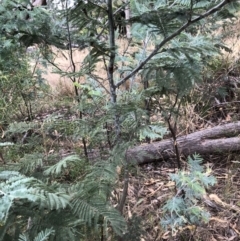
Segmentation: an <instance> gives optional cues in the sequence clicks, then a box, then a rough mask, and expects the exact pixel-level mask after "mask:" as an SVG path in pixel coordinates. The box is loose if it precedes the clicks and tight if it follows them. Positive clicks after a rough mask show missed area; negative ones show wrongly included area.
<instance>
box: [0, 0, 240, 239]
mask: <svg viewBox="0 0 240 241" xmlns="http://www.w3.org/2000/svg"><path fill="white" fill-rule="evenodd" d="M48 2H49V1H48ZM59 4H61V9H59V8H54V6H53V5H51V8H50V7H49V8H43V7H37V8H34V9H32V10H31V11H29V10H28V1H27V0H23V1H20V0H19V1H18V0H15V1H10V0H2V1H1V6H0V13H1V14H0V26H1V27H0V28H1V29H0V39H1V44H0V45H1V46H0V47H1V48H0V56H1V57H0V97H1V98H0V110H1V113H2V114H1V116H0V123H1V124H2V123H4V124H6V125H7V126H8V127H7V129H8V130H7V131H6V133H5V135H6V136H7V138H9V139H7V138H6V140H4V142H3V143H1V144H0V147H1V148H3V150H4V151H5V152H6V153H7V154H6V156H7V157H8V161H9V162H10V161H11V162H12V163H14V165H12V166H13V167H12V169H13V170H15V171H19V172H15V171H12V172H1V173H0V178H1V182H0V194H1V195H0V204H1V205H0V219H1V227H0V240H4V239H7V238H9V237H10V238H11V239H12V240H13V239H14V240H15V239H16V237H17V238H18V239H19V240H36V241H37V240H48V239H49V240H58V241H67V240H69V241H70V240H71V241H75V240H76V241H77V240H89V237H90V239H91V237H93V238H92V240H94V238H95V239H96V237H97V238H98V239H99V237H100V236H101V237H102V239H104V238H105V240H107V237H108V236H109V234H111V235H113V237H114V238H115V237H116V235H118V236H123V235H125V238H126V239H131V238H132V237H135V238H136V239H139V238H140V233H141V232H140V231H139V229H140V227H139V225H138V224H137V223H134V225H133V226H134V227H135V226H136V227H138V232H137V233H136V235H131V233H129V232H131V229H129V231H128V230H127V223H126V221H125V219H124V217H123V215H122V213H124V211H123V208H124V202H125V200H126V196H125V195H126V194H127V181H126V180H128V167H129V162H130V161H132V160H127V159H128V158H127V154H126V153H127V150H128V149H129V148H131V147H132V146H134V145H135V144H139V143H140V142H144V140H146V141H148V142H149V141H150V140H155V139H162V138H163V137H164V135H165V134H166V133H170V132H168V131H167V128H166V126H167V125H168V127H169V128H170V127H171V122H174V121H175V122H177V118H178V116H179V108H180V107H181V103H182V101H183V99H184V98H186V97H187V96H188V94H189V92H190V91H191V89H192V88H193V87H194V85H195V84H197V83H200V81H201V79H202V72H203V69H204V67H205V66H206V65H208V64H209V62H210V61H211V59H212V58H215V57H216V56H217V55H218V54H219V53H220V48H225V46H224V45H223V44H222V42H221V40H220V38H219V37H218V36H216V37H215V36H212V31H213V30H214V29H216V28H217V27H216V22H217V20H221V21H223V23H224V20H225V19H229V18H233V17H234V14H235V12H236V11H237V10H238V9H239V3H238V2H237V1H219V0H216V1H205V0H200V1H199V0H196V1H195V0H193V1H192V0H176V1H163V0H156V1H154V3H153V1H148V0H131V1H130V9H131V17H130V19H129V20H123V19H120V20H119V13H120V12H121V10H123V9H124V8H125V6H126V4H123V5H122V4H119V1H118V2H116V1H114V3H112V1H110V0H109V1H107V2H105V1H97V0H92V1H82V0H75V1H74V5H73V6H71V7H70V6H69V2H68V1H60V2H59ZM19 5H20V7H23V9H22V11H18V9H19ZM24 7H26V8H24ZM112 8H113V9H112ZM28 15H29V19H30V20H27V18H26V16H28ZM118 24H120V25H121V27H123V28H124V27H126V26H127V27H129V26H130V25H131V35H132V38H131V39H129V42H128V46H127V47H126V48H125V49H124V50H123V51H122V50H121V48H120V46H118V45H119V44H118V41H115V40H116V39H115V38H116V37H117V36H119V37H120V36H121V34H120V33H117V32H116V28H117V27H118V26H119V25H118ZM128 25H129V26H128ZM106 40H109V41H106ZM119 42H120V41H119ZM139 42H140V43H139ZM32 44H38V47H39V48H40V55H39V58H45V59H46V60H47V61H49V62H50V63H51V64H53V65H54V67H55V68H56V70H57V71H56V72H58V73H60V74H61V75H62V76H64V77H66V78H67V79H68V80H69V81H71V82H72V83H73V88H74V91H75V92H74V93H75V96H74V99H75V103H71V105H73V107H74V108H72V109H73V110H74V117H75V119H74V120H72V119H68V118H67V117H66V116H64V115H59V113H57V114H56V115H55V114H52V115H48V117H47V118H45V119H44V120H40V121H37V122H34V121H32V120H33V118H34V115H33V112H32V107H33V106H35V105H36V106H37V107H39V108H40V104H39V103H38V102H37V101H36V100H38V96H39V93H41V92H43V91H45V89H44V88H43V85H42V84H41V83H42V82H41V81H42V79H41V78H40V76H38V77H36V76H34V74H35V73H34V74H33V73H32V72H31V71H30V66H29V64H28V60H29V57H28V56H27V55H26V53H25V50H26V49H25V47H27V46H30V45H32ZM49 45H54V46H55V47H59V48H61V49H64V50H65V51H66V52H67V55H64V56H65V57H66V56H67V57H68V58H67V57H66V59H68V60H69V61H70V62H69V63H70V68H69V69H68V70H66V69H64V70H61V66H58V65H57V63H55V62H54V58H55V55H54V53H51V52H50V48H49V47H48V46H49ZM73 46H78V48H79V49H80V50H83V49H85V50H88V51H87V54H86V57H85V58H84V60H83V61H82V62H81V63H78V62H75V60H74V58H72V56H73V49H72V47H73ZM131 47H133V48H132V49H133V50H129V49H130V48H131ZM225 50H227V48H225ZM66 52H65V53H66ZM99 63H103V66H102V67H101V68H102V69H101V70H103V71H105V75H104V76H100V75H99V71H98V70H99V69H98V68H99V65H98V64H99ZM80 79H81V81H80ZM83 79H84V80H85V82H84V83H82V80H83ZM125 86H129V87H128V88H127V89H125ZM34 100H35V102H34V104H33V101H34ZM50 104H51V103H48V105H49V106H50ZM10 107H11V108H10ZM50 107H51V106H50ZM73 110H71V111H73ZM19 113H20V114H21V115H20V116H21V120H26V119H25V117H27V121H29V122H24V121H22V122H18V123H14V124H13V123H8V122H10V120H11V118H13V116H14V114H15V115H17V116H18V117H19ZM6 122H7V123H6ZM11 122H13V121H11ZM172 129H174V130H175V132H176V130H177V125H176V126H175V127H174V128H172ZM171 134H172V135H173V136H174V134H175V136H176V133H172V132H171ZM12 137H13V139H12ZM8 141H14V142H15V144H14V145H13V146H10V145H9V142H8ZM64 141H65V142H64ZM67 141H69V142H78V146H80V147H79V149H80V148H81V147H82V146H83V150H81V151H78V155H76V154H75V153H74V154H73V155H69V156H66V157H64V158H62V156H61V154H60V151H59V150H61V149H64V147H65V146H64V145H65V144H66V142H67ZM79 143H80V144H79ZM58 152H59V153H58ZM52 153H53V154H52ZM139 155H140V156H141V153H139ZM200 162H201V159H200V158H199V157H198V156H194V158H193V159H189V173H186V172H183V171H182V172H181V171H180V172H179V173H178V174H175V175H171V178H172V180H173V181H175V182H176V187H177V189H178V190H179V191H178V193H177V195H176V196H175V197H173V198H172V199H171V200H169V201H168V202H167V204H166V205H165V206H164V211H165V213H166V219H163V220H162V224H163V225H165V226H167V227H168V226H169V225H170V226H171V227H170V228H172V230H173V231H175V230H176V229H177V227H179V226H183V225H185V224H187V223H195V224H196V223H199V222H201V221H205V220H207V217H208V215H207V214H206V213H205V212H204V210H202V209H201V208H200V207H199V206H198V203H197V201H198V199H199V198H201V197H202V195H203V194H204V193H205V188H206V187H208V186H211V185H213V184H214V179H213V178H212V177H209V176H208V175H206V173H203V169H202V168H201V166H200ZM121 168H122V171H121V172H119V171H118V170H119V169H121ZM23 174H24V175H23ZM122 179H124V188H123V190H124V191H125V192H124V191H123V192H122V193H118V197H119V200H115V198H114V196H113V191H114V190H115V192H116V191H117V190H119V189H121V188H119V187H120V185H121V181H122ZM193 180H194V181H193ZM121 187H122V186H121ZM182 192H184V197H183V196H181V195H180V194H181V193H182ZM122 203H123V205H122ZM115 206H117V208H118V210H117V209H116V208H115ZM167 215H168V216H167ZM133 221H134V220H133ZM10 227H11V228H10ZM130 228H131V227H130ZM20 233H23V234H21V235H20ZM114 234H115V235H114Z"/></svg>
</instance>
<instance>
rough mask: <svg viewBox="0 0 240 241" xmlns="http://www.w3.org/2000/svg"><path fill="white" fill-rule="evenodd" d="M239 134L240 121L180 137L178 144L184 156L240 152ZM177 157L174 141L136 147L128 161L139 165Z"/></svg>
mask: <svg viewBox="0 0 240 241" xmlns="http://www.w3.org/2000/svg"><path fill="white" fill-rule="evenodd" d="M239 134H240V121H238V122H234V123H228V124H224V125H221V126H216V127H212V128H208V129H205V130H201V131H197V132H194V133H191V134H188V135H185V136H181V137H178V138H177V142H176V144H177V146H178V149H179V152H180V154H181V155H184V156H188V155H191V154H195V153H198V154H215V153H218V154H219V153H226V152H231V151H239V150H240V136H238V135H239ZM175 156H176V155H175V151H174V141H173V139H167V140H163V141H159V142H153V143H151V144H144V145H140V146H136V147H133V148H131V149H129V150H128V151H127V159H128V160H129V161H130V162H132V161H133V162H136V163H137V164H144V163H150V162H155V161H163V160H166V159H169V158H174V157H175Z"/></svg>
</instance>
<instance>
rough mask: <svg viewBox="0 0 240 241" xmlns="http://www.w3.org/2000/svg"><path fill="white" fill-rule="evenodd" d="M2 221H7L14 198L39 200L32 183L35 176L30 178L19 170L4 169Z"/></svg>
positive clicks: (0, 175) (0, 198)
mask: <svg viewBox="0 0 240 241" xmlns="http://www.w3.org/2000/svg"><path fill="white" fill-rule="evenodd" d="M0 179H2V180H5V181H4V182H0V222H3V223H5V221H6V219H7V217H8V213H9V210H10V208H11V206H12V204H13V202H14V200H19V199H27V200H29V201H31V202H35V201H36V200H37V196H35V195H34V193H33V191H34V188H32V187H30V184H31V183H32V182H33V181H34V178H29V177H25V176H23V175H21V174H20V173H17V172H9V171H6V172H5V171H4V172H1V173H0Z"/></svg>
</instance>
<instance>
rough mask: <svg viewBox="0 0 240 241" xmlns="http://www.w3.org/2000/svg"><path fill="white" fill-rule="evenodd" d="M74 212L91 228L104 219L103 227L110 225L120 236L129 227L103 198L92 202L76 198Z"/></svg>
mask: <svg viewBox="0 0 240 241" xmlns="http://www.w3.org/2000/svg"><path fill="white" fill-rule="evenodd" d="M73 210H74V213H75V214H76V215H78V216H79V218H81V219H83V220H84V221H85V222H86V224H87V225H89V226H92V224H93V223H97V222H98V221H99V219H100V217H102V220H103V223H102V225H103V226H108V225H110V226H111V227H112V228H113V230H114V232H115V233H116V234H118V235H120V236H122V235H123V234H124V233H125V232H126V228H127V226H126V222H125V220H124V218H123V217H122V216H121V215H120V213H119V212H118V211H117V210H116V209H114V208H113V207H111V206H110V205H107V204H106V202H105V201H104V200H101V198H94V199H92V200H91V201H90V200H84V199H80V198H76V199H75V200H74V201H73Z"/></svg>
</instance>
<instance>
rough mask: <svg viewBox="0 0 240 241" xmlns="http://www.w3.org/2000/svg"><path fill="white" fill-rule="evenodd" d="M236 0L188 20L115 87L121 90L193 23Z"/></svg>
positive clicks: (221, 4) (226, 1) (226, 2)
mask: <svg viewBox="0 0 240 241" xmlns="http://www.w3.org/2000/svg"><path fill="white" fill-rule="evenodd" d="M234 1H235V0H224V1H222V2H221V3H219V4H218V5H216V6H215V7H213V8H211V9H209V10H208V11H207V12H205V13H204V14H202V15H200V16H198V17H196V18H194V19H192V20H188V21H187V22H186V23H185V24H184V25H182V27H180V28H179V29H178V30H177V31H175V32H174V33H173V34H171V35H170V36H168V37H166V38H165V39H164V40H163V41H162V42H161V43H160V44H158V45H157V46H156V47H155V49H154V50H153V51H152V53H151V54H150V55H149V56H148V57H147V58H146V59H145V60H144V61H142V62H141V63H140V64H139V65H138V66H137V67H136V68H135V69H134V70H133V71H132V72H131V73H130V74H128V75H127V76H125V77H124V78H123V79H121V80H120V81H119V82H118V83H117V84H116V85H115V86H116V88H119V87H120V86H121V85H122V84H124V83H125V82H126V81H127V80H128V79H129V78H131V77H132V76H133V75H135V74H136V73H137V72H138V71H139V70H141V69H142V68H143V66H144V65H145V64H146V63H147V62H148V61H149V60H150V59H152V57H154V56H155V55H156V54H158V51H159V50H160V49H161V48H162V47H163V46H164V45H165V44H166V43H167V42H169V41H170V40H172V39H173V38H175V37H176V36H177V35H179V34H180V33H181V32H182V31H184V30H185V29H186V28H187V27H189V26H190V25H192V24H193V23H196V22H198V21H200V20H201V19H203V18H206V17H208V16H209V15H211V14H213V13H215V12H217V11H218V10H220V9H221V8H222V7H224V6H225V5H227V4H228V3H231V2H234Z"/></svg>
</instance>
